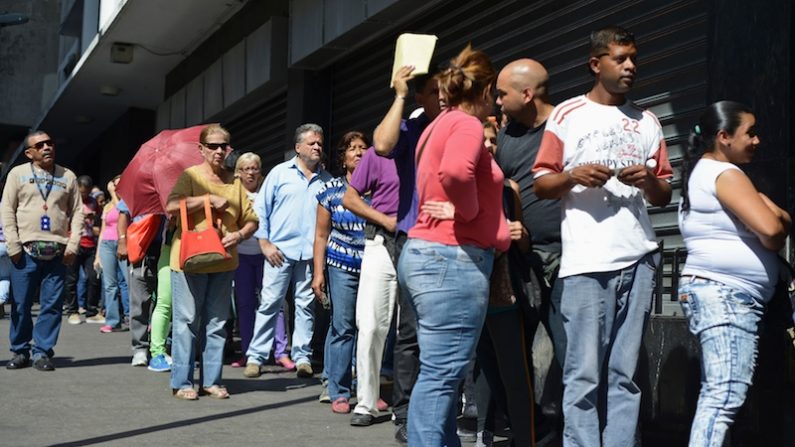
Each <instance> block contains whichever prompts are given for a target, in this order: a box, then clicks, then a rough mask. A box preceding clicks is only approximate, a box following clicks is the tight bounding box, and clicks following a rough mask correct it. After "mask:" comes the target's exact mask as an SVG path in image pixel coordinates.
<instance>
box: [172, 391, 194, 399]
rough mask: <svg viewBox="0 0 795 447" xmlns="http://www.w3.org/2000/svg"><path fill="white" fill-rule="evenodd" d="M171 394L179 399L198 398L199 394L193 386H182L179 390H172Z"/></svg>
mask: <svg viewBox="0 0 795 447" xmlns="http://www.w3.org/2000/svg"><path fill="white" fill-rule="evenodd" d="M171 394H173V395H174V397H176V398H177V399H182V400H198V399H199V394H198V393H197V392H196V390H194V389H193V388H180V389H178V390H171Z"/></svg>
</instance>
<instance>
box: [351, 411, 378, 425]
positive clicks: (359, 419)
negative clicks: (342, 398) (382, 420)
mask: <svg viewBox="0 0 795 447" xmlns="http://www.w3.org/2000/svg"><path fill="white" fill-rule="evenodd" d="M373 422H375V418H374V417H373V415H372V414H359V413H353V416H351V425H352V426H354V427H369V426H371V425H373Z"/></svg>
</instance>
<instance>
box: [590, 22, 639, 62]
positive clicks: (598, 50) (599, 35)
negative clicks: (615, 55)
mask: <svg viewBox="0 0 795 447" xmlns="http://www.w3.org/2000/svg"><path fill="white" fill-rule="evenodd" d="M590 40H591V57H598V56H599V55H601V54H604V53H606V52H609V51H610V48H609V47H610V44H611V43H612V44H617V45H622V46H624V45H635V34H633V33H632V32H631V31H629V30H627V29H624V28H622V27H620V26H616V25H610V26H606V27H604V28H602V29H599V30H596V31H593V32H592V33H591V38H590Z"/></svg>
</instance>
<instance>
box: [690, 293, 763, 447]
mask: <svg viewBox="0 0 795 447" xmlns="http://www.w3.org/2000/svg"><path fill="white" fill-rule="evenodd" d="M679 284H680V285H679V303H680V304H681V305H682V311H683V312H684V314H685V316H686V317H687V322H688V326H689V327H690V332H692V333H693V335H695V336H696V337H698V341H699V343H701V392H700V393H699V396H698V407H697V408H696V415H695V417H694V418H693V425H692V427H691V429H690V446H691V447H692V446H705V447H706V446H709V447H720V446H722V445H723V438H724V437H725V436H726V432H727V431H728V429H729V427H730V426H731V425H732V423H734V418H735V416H736V415H737V412H738V411H739V410H740V407H742V405H743V402H745V395H746V393H747V391H748V387H749V386H751V379H752V378H753V375H754V366H755V360H756V353H757V341H758V337H757V329H758V327H759V320H760V318H761V317H762V313H763V312H764V309H765V305H764V303H762V302H760V301H758V300H756V299H754V297H752V296H751V295H748V294H747V293H743V292H740V291H739V290H736V289H733V288H731V287H729V286H726V285H724V284H722V283H719V282H716V281H711V280H708V279H700V278H693V277H683V278H682V280H681V282H680V283H679Z"/></svg>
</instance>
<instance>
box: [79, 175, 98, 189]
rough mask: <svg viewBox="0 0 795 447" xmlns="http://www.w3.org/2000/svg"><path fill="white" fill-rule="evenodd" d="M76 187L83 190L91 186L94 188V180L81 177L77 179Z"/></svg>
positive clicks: (85, 176)
mask: <svg viewBox="0 0 795 447" xmlns="http://www.w3.org/2000/svg"><path fill="white" fill-rule="evenodd" d="M77 186H82V187H84V188H91V187H92V186H94V180H93V179H92V178H91V177H89V176H87V175H81V176H80V177H78V178H77Z"/></svg>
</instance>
